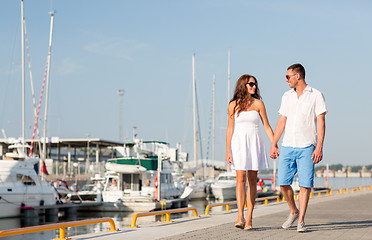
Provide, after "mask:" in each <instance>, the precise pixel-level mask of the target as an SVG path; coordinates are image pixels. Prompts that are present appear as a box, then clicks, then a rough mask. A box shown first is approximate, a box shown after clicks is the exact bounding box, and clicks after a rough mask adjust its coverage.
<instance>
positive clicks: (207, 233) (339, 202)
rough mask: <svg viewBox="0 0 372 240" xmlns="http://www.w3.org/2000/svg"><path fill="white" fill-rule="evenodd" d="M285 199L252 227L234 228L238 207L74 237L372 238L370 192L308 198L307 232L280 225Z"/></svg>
mask: <svg viewBox="0 0 372 240" xmlns="http://www.w3.org/2000/svg"><path fill="white" fill-rule="evenodd" d="M288 212H289V211H288V206H287V203H286V202H280V203H271V204H269V205H258V206H256V208H255V211H254V217H253V230H252V231H243V230H240V229H237V228H235V227H234V223H235V221H236V217H237V210H232V211H231V212H229V213H224V212H222V211H221V212H212V214H211V215H210V216H208V217H205V216H204V217H201V218H181V219H174V220H173V221H174V222H172V223H151V224H143V225H140V226H139V227H140V228H135V229H133V228H121V229H120V230H121V231H120V232H116V233H112V232H111V233H106V232H105V233H103V232H102V233H92V234H85V235H79V236H73V237H72V239H74V240H83V239H84V240H88V239H98V240H99V239H113V240H115V239H137V240H139V239H247V238H249V239H372V191H371V190H367V191H356V192H350V193H345V194H337V195H333V196H322V197H314V198H312V199H310V202H309V207H308V211H307V215H306V219H305V221H306V226H307V228H308V232H307V233H298V232H297V231H296V226H297V224H295V225H294V226H293V227H291V228H290V229H289V230H284V229H282V228H281V225H282V223H283V222H284V221H285V219H286V218H287V216H288Z"/></svg>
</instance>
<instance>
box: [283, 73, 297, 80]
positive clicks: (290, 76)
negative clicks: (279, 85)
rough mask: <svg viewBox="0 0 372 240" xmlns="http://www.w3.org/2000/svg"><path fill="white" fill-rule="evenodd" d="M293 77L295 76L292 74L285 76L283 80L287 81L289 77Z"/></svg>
mask: <svg viewBox="0 0 372 240" xmlns="http://www.w3.org/2000/svg"><path fill="white" fill-rule="evenodd" d="M294 75H296V74H292V75H285V78H286V79H287V80H289V79H290V78H291V77H293V76H294Z"/></svg>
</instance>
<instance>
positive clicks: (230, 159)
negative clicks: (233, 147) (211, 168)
mask: <svg viewBox="0 0 372 240" xmlns="http://www.w3.org/2000/svg"><path fill="white" fill-rule="evenodd" d="M226 162H227V164H229V165H232V164H233V161H232V156H231V153H230V152H228V153H226Z"/></svg>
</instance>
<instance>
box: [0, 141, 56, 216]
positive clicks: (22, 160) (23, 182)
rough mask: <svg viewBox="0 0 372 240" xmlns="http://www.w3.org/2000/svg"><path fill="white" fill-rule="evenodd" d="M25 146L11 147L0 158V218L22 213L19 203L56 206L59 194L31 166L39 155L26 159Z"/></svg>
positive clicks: (36, 161) (23, 204)
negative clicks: (2, 157)
mask: <svg viewBox="0 0 372 240" xmlns="http://www.w3.org/2000/svg"><path fill="white" fill-rule="evenodd" d="M24 147H26V146H25V145H21V144H15V145H13V146H10V148H13V149H14V150H16V151H14V152H12V153H7V154H6V155H5V159H6V160H0V166H1V167H0V218H5V217H17V216H20V215H21V207H22V206H25V207H27V206H40V205H55V204H56V202H57V201H58V195H57V192H56V191H55V189H54V188H53V186H51V185H50V184H49V183H47V182H46V181H42V180H40V179H39V177H38V175H37V173H36V171H35V169H34V166H35V164H36V163H38V162H39V160H40V159H39V158H28V157H27V156H26V154H25V153H24V152H23V148H24Z"/></svg>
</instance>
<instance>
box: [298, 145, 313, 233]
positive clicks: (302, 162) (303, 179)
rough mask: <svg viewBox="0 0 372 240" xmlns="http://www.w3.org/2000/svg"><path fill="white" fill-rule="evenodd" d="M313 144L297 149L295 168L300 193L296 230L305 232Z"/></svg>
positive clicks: (310, 183)
mask: <svg viewBox="0 0 372 240" xmlns="http://www.w3.org/2000/svg"><path fill="white" fill-rule="evenodd" d="M314 149H315V146H313V145H311V146H309V147H306V148H302V149H298V150H297V153H296V155H297V159H296V164H297V170H298V178H299V184H300V194H299V208H300V214H299V218H298V225H297V231H298V232H306V231H307V229H306V227H305V215H306V210H307V205H308V203H309V195H310V191H311V188H312V187H314V163H313V160H312V159H311V155H312V154H313V151H314Z"/></svg>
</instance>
